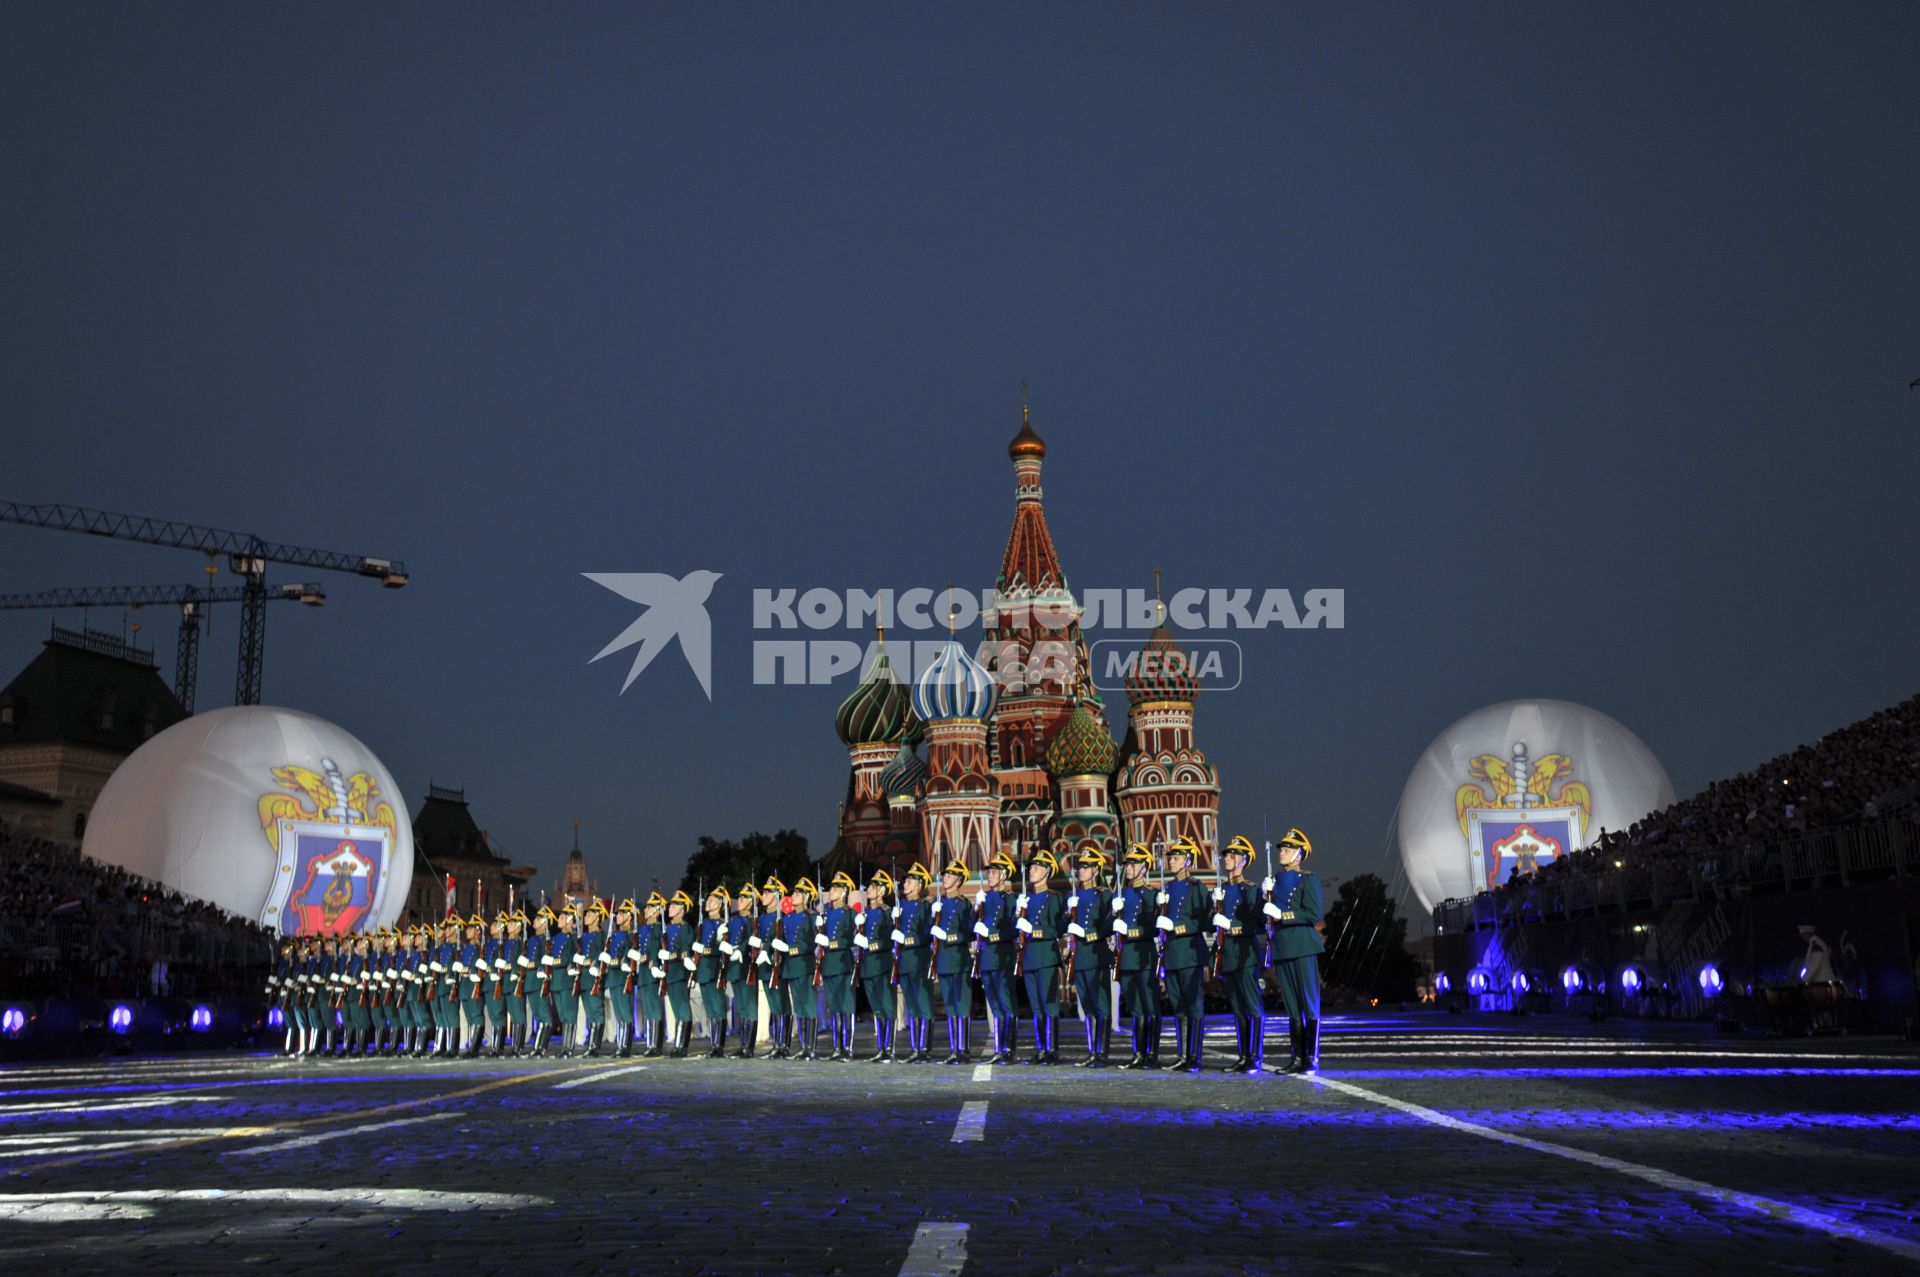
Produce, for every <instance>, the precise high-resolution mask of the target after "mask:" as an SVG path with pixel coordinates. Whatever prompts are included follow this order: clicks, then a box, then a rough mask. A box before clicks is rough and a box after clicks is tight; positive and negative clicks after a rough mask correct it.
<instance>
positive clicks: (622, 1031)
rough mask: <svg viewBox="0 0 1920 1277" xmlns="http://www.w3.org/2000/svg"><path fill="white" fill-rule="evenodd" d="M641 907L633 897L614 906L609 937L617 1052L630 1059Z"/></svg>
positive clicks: (609, 991) (609, 982)
mask: <svg viewBox="0 0 1920 1277" xmlns="http://www.w3.org/2000/svg"><path fill="white" fill-rule="evenodd" d="M639 916H640V907H639V906H638V905H636V904H635V903H634V902H633V898H632V897H631V896H629V897H628V898H627V899H625V900H622V901H621V902H620V903H619V904H617V905H615V906H614V907H613V931H612V932H611V933H610V934H609V935H608V936H607V946H606V949H605V952H606V954H607V955H608V957H609V959H610V960H611V961H612V963H613V967H612V971H611V972H610V973H609V975H608V976H607V1000H608V1001H609V1002H611V1003H612V1004H613V1041H612V1046H613V1050H614V1054H616V1055H618V1056H619V1057H620V1058H621V1059H623V1060H624V1059H626V1058H627V1057H629V1056H631V1055H632V1054H633V986H634V981H633V979H632V976H633V969H634V964H635V963H637V962H639V961H640V958H641V953H640V950H639V948H638V947H636V946H635V945H634V942H633V921H634V919H635V918H637V917H639Z"/></svg>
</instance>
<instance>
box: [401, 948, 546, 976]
mask: <svg viewBox="0 0 1920 1277" xmlns="http://www.w3.org/2000/svg"><path fill="white" fill-rule="evenodd" d="M514 962H515V964H517V965H519V966H523V967H530V966H532V965H533V960H532V959H531V958H529V957H527V955H526V954H524V953H523V954H521V955H520V956H519V957H517V958H515V959H514ZM407 978H408V979H412V978H413V977H411V976H409V977H407Z"/></svg>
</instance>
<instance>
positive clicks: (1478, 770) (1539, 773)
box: [1453, 754, 1593, 837]
mask: <svg viewBox="0 0 1920 1277" xmlns="http://www.w3.org/2000/svg"><path fill="white" fill-rule="evenodd" d="M1467 775H1469V776H1471V777H1473V780H1470V781H1468V782H1467V783H1466V784H1464V785H1462V786H1460V788H1459V789H1457V790H1455V791H1454V796H1453V809H1454V815H1455V816H1456V817H1458V818H1459V821H1460V832H1461V833H1462V834H1466V835H1467V836H1468V837H1471V836H1472V835H1471V833H1470V832H1469V829H1468V822H1467V813H1468V812H1470V811H1472V810H1474V809H1475V808H1479V809H1481V810H1489V809H1500V808H1506V809H1512V808H1516V807H1578V808H1579V809H1580V828H1582V829H1585V828H1587V827H1588V825H1590V824H1591V823H1592V819H1593V794H1592V792H1591V791H1590V790H1588V788H1587V787H1586V786H1585V785H1584V784H1582V783H1581V782H1579V781H1577V780H1575V779H1573V759H1572V758H1570V757H1568V756H1567V755H1565V754H1547V755H1546V756H1544V757H1541V758H1536V759H1534V760H1533V762H1532V763H1531V765H1529V766H1528V767H1527V773H1526V776H1527V780H1526V793H1527V795H1528V798H1527V799H1525V800H1519V795H1518V794H1517V793H1516V785H1515V782H1514V778H1513V764H1512V763H1511V762H1509V761H1508V760H1507V759H1504V758H1502V757H1500V756H1499V755H1498V754H1480V755H1477V756H1476V757H1475V758H1474V759H1473V760H1472V761H1471V762H1469V763H1468V764H1467ZM1477 781H1485V782H1486V784H1485V785H1480V784H1476V783H1475V782H1477ZM1556 781H1558V782H1559V785H1560V788H1559V790H1558V792H1555V791H1554V789H1553V786H1554V783H1555V782H1556Z"/></svg>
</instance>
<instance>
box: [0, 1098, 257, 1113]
mask: <svg viewBox="0 0 1920 1277" xmlns="http://www.w3.org/2000/svg"><path fill="white" fill-rule="evenodd" d="M232 1098H233V1097H232V1096H231V1095H167V1096H162V1097H159V1098H156V1099H150V1100H113V1101H111V1102H109V1103H106V1104H89V1103H87V1102H86V1101H84V1100H58V1101H54V1102H51V1103H47V1104H8V1105H6V1106H4V1107H0V1117H11V1116H13V1115H14V1114H15V1113H42V1114H46V1115H48V1116H59V1117H78V1116H80V1115H81V1114H85V1113H118V1112H120V1111H122V1110H123V1109H150V1108H161V1107H165V1106H166V1105H168V1104H205V1103H209V1102H211V1101H213V1100H230V1099H232Z"/></svg>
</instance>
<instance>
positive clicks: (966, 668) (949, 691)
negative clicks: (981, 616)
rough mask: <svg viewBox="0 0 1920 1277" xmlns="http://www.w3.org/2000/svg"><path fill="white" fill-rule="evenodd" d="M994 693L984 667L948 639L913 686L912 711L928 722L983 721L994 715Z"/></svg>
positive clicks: (989, 675) (957, 644) (953, 641)
mask: <svg viewBox="0 0 1920 1277" xmlns="http://www.w3.org/2000/svg"><path fill="white" fill-rule="evenodd" d="M996 691H997V689H996V688H995V687H994V685H993V675H991V674H989V673H987V667H986V666H984V665H982V664H981V663H980V662H979V661H976V660H975V659H974V658H973V657H971V656H969V655H967V652H966V649H965V648H963V647H961V646H960V644H959V643H958V642H956V641H955V640H954V639H952V638H949V639H948V640H947V645H946V646H945V647H943V648H941V649H940V654H939V655H938V656H935V657H934V658H933V661H932V663H931V664H929V665H928V666H927V668H926V669H924V670H922V671H921V673H920V681H919V682H918V683H917V684H915V685H914V689H913V712H914V713H916V714H918V715H919V716H920V717H921V718H922V719H924V720H926V721H927V722H933V721H935V720H937V719H942V718H985V717H986V716H987V715H988V714H990V713H992V712H993V702H994V698H995V693H996Z"/></svg>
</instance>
